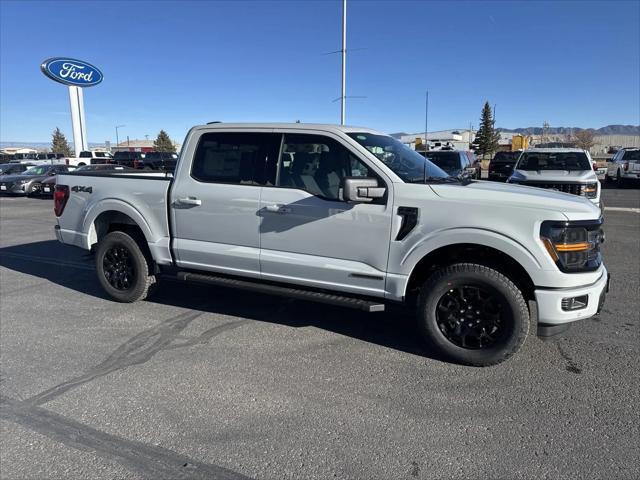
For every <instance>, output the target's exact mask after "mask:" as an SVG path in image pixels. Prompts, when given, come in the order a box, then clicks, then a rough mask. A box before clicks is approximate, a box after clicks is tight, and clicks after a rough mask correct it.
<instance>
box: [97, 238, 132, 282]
mask: <svg viewBox="0 0 640 480" xmlns="http://www.w3.org/2000/svg"><path fill="white" fill-rule="evenodd" d="M102 266H103V269H104V275H105V277H106V279H107V281H108V282H109V284H110V285H111V286H112V287H113V288H115V289H116V290H120V291H123V292H125V291H127V290H129V289H131V288H132V287H133V285H134V283H135V279H136V269H135V265H134V264H133V261H132V259H131V255H130V254H129V251H128V250H127V249H126V248H124V247H123V246H120V245H116V246H113V247H111V248H110V249H109V250H107V251H106V252H105V254H104V258H103V259H102Z"/></svg>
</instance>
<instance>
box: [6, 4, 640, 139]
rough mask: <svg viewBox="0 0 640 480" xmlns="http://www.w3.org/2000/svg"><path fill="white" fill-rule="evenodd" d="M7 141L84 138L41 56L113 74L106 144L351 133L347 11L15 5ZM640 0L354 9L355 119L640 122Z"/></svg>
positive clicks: (102, 123) (101, 117) (371, 122)
mask: <svg viewBox="0 0 640 480" xmlns="http://www.w3.org/2000/svg"><path fill="white" fill-rule="evenodd" d="M0 9H1V11H0V72H1V74H0V140H2V141H4V142H8V141H34V142H36V141H48V140H49V139H50V133H51V131H52V130H53V129H54V128H55V127H56V126H59V127H60V128H61V129H62V130H63V132H65V133H66V134H67V138H68V139H69V140H71V126H70V123H71V122H70V115H69V102H68V95H67V91H66V87H64V86H63V85H60V84H57V83H55V82H53V81H51V80H49V79H48V78H46V77H45V76H44V75H43V74H42V73H41V72H40V70H39V65H40V63H41V61H42V60H43V59H45V58H48V57H53V56H69V57H72V58H79V59H82V60H85V61H88V62H90V63H92V64H94V65H96V66H98V67H99V68H100V69H101V70H102V71H103V73H104V81H103V83H102V84H100V85H98V86H96V87H91V88H87V89H86V90H85V110H86V115H87V132H88V137H89V140H90V141H91V142H103V141H105V140H111V141H115V131H114V126H115V125H117V124H124V125H126V127H125V128H122V129H121V130H120V135H121V138H123V137H124V136H126V135H129V136H130V137H131V138H144V135H145V134H148V135H149V136H150V138H153V137H155V135H156V134H157V132H158V131H159V130H160V129H161V128H163V129H165V130H167V131H168V132H169V134H170V135H171V136H172V138H175V139H177V140H178V141H181V140H182V138H183V136H184V135H185V133H186V131H187V130H188V128H189V127H190V126H192V125H194V124H200V123H205V122H208V121H212V120H224V121H295V120H301V121H303V122H327V123H338V122H339V119H340V104H339V102H335V103H332V100H334V99H335V98H337V97H339V95H340V56H339V55H337V54H336V55H324V53H325V52H331V51H334V50H338V49H340V42H341V30H340V29H341V2H339V1H333V0H324V1H302V0H301V1H267V0H265V1H257V2H250V1H235V2H218V1H194V2H190V1H181V2H172V1H157V2H145V1H128V2H119V1H109V2H91V1H86V2H80V1H71V2H62V1H47V2H36V1H24V2H18V1H6V0H1V1H0ZM639 22H640V2H638V1H602V2H599V1H566V2H562V1H554V2H524V1H507V0H505V1H497V2H481V1H469V2H463V1H442V2H435V1H356V0H349V3H348V48H353V49H358V48H363V50H357V51H353V52H352V53H351V54H350V55H349V56H348V63H347V73H348V76H347V79H348V80H347V94H348V95H358V96H366V98H363V99H352V100H349V101H348V104H347V123H348V124H352V125H364V126H369V127H373V128H377V129H380V130H382V131H386V132H397V131H407V132H416V131H420V130H422V129H423V128H424V96H425V90H426V89H428V90H429V92H430V93H429V96H430V108H429V129H430V130H437V129H446V128H463V127H468V125H469V123H473V125H474V126H477V124H478V117H479V114H480V110H481V108H482V105H483V103H484V101H485V100H488V101H489V102H490V103H491V104H496V105H497V107H496V110H497V124H498V126H502V127H508V128H514V127H526V126H540V125H541V124H542V122H543V121H544V120H548V121H549V123H550V124H551V125H552V126H573V127H596V128H597V127H601V126H604V125H607V124H635V125H637V124H638V123H640V118H639V117H640V93H639V90H640V87H639V85H640V34H639V29H638V25H639Z"/></svg>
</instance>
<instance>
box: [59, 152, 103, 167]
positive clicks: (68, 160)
mask: <svg viewBox="0 0 640 480" xmlns="http://www.w3.org/2000/svg"><path fill="white" fill-rule="evenodd" d="M63 163H65V164H66V165H70V166H72V167H84V166H85V165H91V164H93V163H113V155H111V153H109V152H102V151H89V150H84V151H82V152H80V154H79V155H78V156H77V157H65V158H64V159H63Z"/></svg>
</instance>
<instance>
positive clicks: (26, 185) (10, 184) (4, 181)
mask: <svg viewBox="0 0 640 480" xmlns="http://www.w3.org/2000/svg"><path fill="white" fill-rule="evenodd" d="M68 171H69V169H68V168H67V166H66V165H36V166H35V167H31V168H30V169H28V170H26V171H24V172H23V173H20V174H18V175H3V176H2V177H0V192H2V193H12V194H15V195H31V194H32V193H37V191H34V186H35V187H36V190H37V189H39V188H40V185H41V182H42V180H44V179H45V178H47V177H52V176H54V175H56V174H57V173H62V172H68Z"/></svg>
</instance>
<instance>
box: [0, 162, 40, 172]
mask: <svg viewBox="0 0 640 480" xmlns="http://www.w3.org/2000/svg"><path fill="white" fill-rule="evenodd" d="M31 167H33V165H30V164H28V163H3V164H2V165H0V175H18V174H20V173H22V172H24V171H25V170H27V169H29V168H31Z"/></svg>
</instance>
